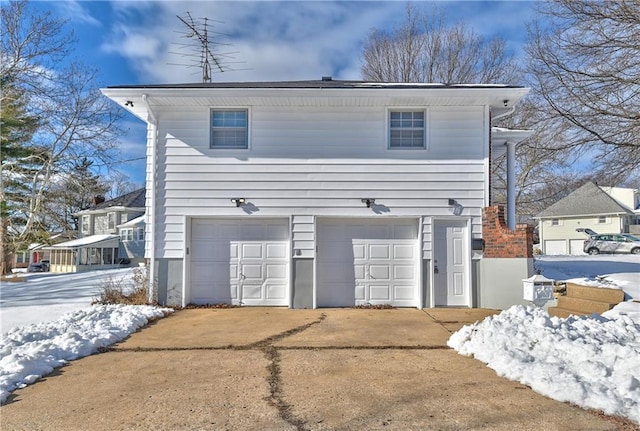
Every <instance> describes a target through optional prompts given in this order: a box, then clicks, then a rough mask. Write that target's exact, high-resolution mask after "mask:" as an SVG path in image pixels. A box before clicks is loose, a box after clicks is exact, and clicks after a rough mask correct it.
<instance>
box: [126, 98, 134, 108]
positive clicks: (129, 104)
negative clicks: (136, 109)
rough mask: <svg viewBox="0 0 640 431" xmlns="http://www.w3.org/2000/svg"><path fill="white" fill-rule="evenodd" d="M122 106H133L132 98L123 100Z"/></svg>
mask: <svg viewBox="0 0 640 431" xmlns="http://www.w3.org/2000/svg"><path fill="white" fill-rule="evenodd" d="M124 106H131V107H132V108H133V100H127V101H126V102H124Z"/></svg>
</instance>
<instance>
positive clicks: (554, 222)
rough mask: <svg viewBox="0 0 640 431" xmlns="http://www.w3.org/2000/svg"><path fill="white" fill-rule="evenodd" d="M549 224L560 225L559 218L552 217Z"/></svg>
mask: <svg viewBox="0 0 640 431" xmlns="http://www.w3.org/2000/svg"><path fill="white" fill-rule="evenodd" d="M551 226H560V220H558V219H557V218H552V219H551Z"/></svg>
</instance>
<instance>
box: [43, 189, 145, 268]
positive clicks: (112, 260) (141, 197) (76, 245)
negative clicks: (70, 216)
mask: <svg viewBox="0 0 640 431" xmlns="http://www.w3.org/2000/svg"><path fill="white" fill-rule="evenodd" d="M144 211H145V189H144V188H143V189H138V190H135V191H133V192H131V193H127V194H126V195H123V196H120V197H117V198H115V199H111V200H108V201H105V200H104V199H102V198H96V199H95V200H94V203H93V205H92V206H91V207H90V208H88V209H86V210H82V211H79V212H78V213H76V214H75V215H76V216H77V217H78V219H79V220H78V221H79V225H80V232H79V237H78V239H75V240H72V241H67V242H63V243H60V244H55V245H53V246H51V247H49V249H50V251H51V257H50V261H51V271H52V272H81V271H89V270H93V269H102V268H111V267H114V266H119V265H123V264H124V265H130V264H132V263H135V262H141V261H143V259H144Z"/></svg>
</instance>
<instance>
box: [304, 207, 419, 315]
mask: <svg viewBox="0 0 640 431" xmlns="http://www.w3.org/2000/svg"><path fill="white" fill-rule="evenodd" d="M317 238H318V240H317V242H318V262H317V291H316V299H317V305H318V306H319V307H348V306H353V305H366V304H372V305H377V304H390V305H393V306H398V307H415V306H417V305H418V247H417V238H418V225H417V221H415V220H363V219H357V220H319V221H318V230H317Z"/></svg>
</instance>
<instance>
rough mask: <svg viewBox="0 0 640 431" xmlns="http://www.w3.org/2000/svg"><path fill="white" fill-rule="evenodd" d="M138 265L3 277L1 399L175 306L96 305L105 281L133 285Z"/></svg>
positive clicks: (0, 301)
mask: <svg viewBox="0 0 640 431" xmlns="http://www.w3.org/2000/svg"><path fill="white" fill-rule="evenodd" d="M133 271H134V269H115V270H105V271H92V272H86V273H80V274H52V273H36V274H19V275H20V276H22V277H25V279H26V281H22V282H2V284H1V285H0V313H1V315H2V316H1V319H2V335H1V336H0V404H2V403H4V402H5V401H6V399H7V397H8V396H9V395H10V393H11V391H13V390H14V389H16V388H20V387H24V386H26V385H28V384H31V383H33V382H35V381H36V380H38V379H39V378H40V377H41V376H45V375H47V374H49V373H50V372H51V371H53V370H54V369H55V368H58V367H61V366H63V365H64V364H65V363H67V362H68V361H72V360H74V359H78V358H81V357H83V356H88V355H91V354H92V353H95V352H96V351H97V350H98V349H99V348H101V347H106V346H108V345H110V344H113V343H116V342H118V341H120V340H122V339H124V338H126V337H127V336H128V335H129V334H131V333H132V332H134V331H135V330H137V329H138V328H140V327H142V326H144V325H146V324H147V323H148V322H149V320H151V319H158V318H160V317H163V316H165V315H166V314H167V313H170V312H172V311H173V310H169V309H162V308H158V307H151V306H133V305H96V306H91V302H92V301H93V299H94V298H96V297H97V296H98V295H99V293H100V290H101V286H102V285H103V284H104V282H105V281H110V282H112V283H113V284H116V285H122V286H123V287H125V288H126V287H127V286H129V287H130V286H131V283H132V276H133Z"/></svg>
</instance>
